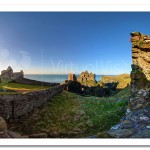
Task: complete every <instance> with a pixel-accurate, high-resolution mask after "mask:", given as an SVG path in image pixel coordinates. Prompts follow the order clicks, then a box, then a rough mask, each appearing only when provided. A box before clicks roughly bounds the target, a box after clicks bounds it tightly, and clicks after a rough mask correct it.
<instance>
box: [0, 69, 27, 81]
mask: <svg viewBox="0 0 150 150" xmlns="http://www.w3.org/2000/svg"><path fill="white" fill-rule="evenodd" d="M23 77H24V73H23V70H21V71H20V72H13V69H12V68H11V67H10V66H9V67H8V68H7V70H3V71H1V76H0V79H1V80H14V79H18V78H23Z"/></svg>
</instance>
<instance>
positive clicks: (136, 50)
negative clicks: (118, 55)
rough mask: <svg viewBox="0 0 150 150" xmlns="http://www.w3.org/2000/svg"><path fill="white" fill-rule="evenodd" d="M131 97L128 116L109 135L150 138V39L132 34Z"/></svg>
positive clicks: (136, 33) (139, 34) (137, 33)
mask: <svg viewBox="0 0 150 150" xmlns="http://www.w3.org/2000/svg"><path fill="white" fill-rule="evenodd" d="M131 42H132V60H133V64H132V72H131V96H130V98H129V106H128V109H127V112H126V116H125V117H123V118H122V119H121V121H120V123H118V124H117V125H116V126H114V127H112V128H111V130H110V131H109V134H110V135H111V136H113V137H118V138H126V137H131V138H150V37H149V36H147V35H143V34H141V33H139V32H133V33H131Z"/></svg>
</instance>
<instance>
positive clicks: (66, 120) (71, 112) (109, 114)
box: [11, 89, 129, 137]
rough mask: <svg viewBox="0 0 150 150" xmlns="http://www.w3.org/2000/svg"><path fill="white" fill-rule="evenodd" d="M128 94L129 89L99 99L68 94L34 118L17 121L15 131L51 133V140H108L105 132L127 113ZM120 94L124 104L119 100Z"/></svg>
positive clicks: (38, 110) (65, 93)
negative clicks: (70, 138)
mask: <svg viewBox="0 0 150 150" xmlns="http://www.w3.org/2000/svg"><path fill="white" fill-rule="evenodd" d="M128 92H129V89H125V91H124V90H123V91H121V92H120V93H118V94H117V95H115V96H113V97H110V98H98V97H82V96H79V95H76V94H73V93H69V92H66V91H64V92H63V93H61V94H59V95H57V96H55V97H53V98H52V101H51V102H48V103H47V105H46V106H44V107H43V108H41V109H37V110H35V111H34V113H33V114H32V115H31V116H30V117H24V118H23V119H20V120H19V121H18V120H16V122H13V123H12V124H11V130H13V131H17V132H19V133H21V134H23V135H31V134H35V133H47V134H48V137H89V136H92V135H97V136H98V137H105V136H104V135H102V133H105V131H107V130H109V129H110V127H111V126H113V125H115V124H116V123H117V122H118V121H119V120H120V119H121V117H122V116H123V115H124V114H125V109H126V106H127V100H128V98H127V95H128ZM122 93H124V96H125V97H123V95H122ZM119 95H121V96H122V97H121V101H116V99H117V100H118V99H119Z"/></svg>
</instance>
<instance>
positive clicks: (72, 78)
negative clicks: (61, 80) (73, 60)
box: [68, 73, 76, 81]
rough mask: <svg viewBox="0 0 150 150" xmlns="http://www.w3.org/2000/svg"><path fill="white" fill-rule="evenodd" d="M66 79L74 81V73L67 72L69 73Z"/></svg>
mask: <svg viewBox="0 0 150 150" xmlns="http://www.w3.org/2000/svg"><path fill="white" fill-rule="evenodd" d="M68 80H69V81H76V76H75V74H73V73H69V74H68Z"/></svg>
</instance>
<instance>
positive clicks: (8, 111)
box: [0, 85, 65, 119]
mask: <svg viewBox="0 0 150 150" xmlns="http://www.w3.org/2000/svg"><path fill="white" fill-rule="evenodd" d="M64 86H65V85H59V86H55V87H52V88H50V89H47V90H42V91H37V92H30V93H26V94H19V95H0V116H1V117H3V118H4V119H10V118H17V117H19V116H22V115H27V114H28V113H29V112H31V111H32V110H34V108H37V107H39V106H41V105H43V104H45V103H46V102H47V101H50V99H51V98H52V97H53V96H54V95H56V94H59V93H61V92H62V91H63V90H64Z"/></svg>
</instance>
